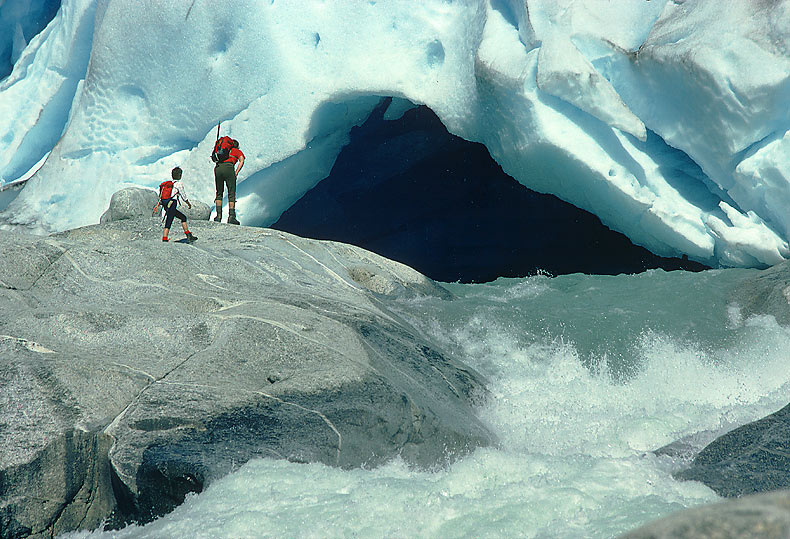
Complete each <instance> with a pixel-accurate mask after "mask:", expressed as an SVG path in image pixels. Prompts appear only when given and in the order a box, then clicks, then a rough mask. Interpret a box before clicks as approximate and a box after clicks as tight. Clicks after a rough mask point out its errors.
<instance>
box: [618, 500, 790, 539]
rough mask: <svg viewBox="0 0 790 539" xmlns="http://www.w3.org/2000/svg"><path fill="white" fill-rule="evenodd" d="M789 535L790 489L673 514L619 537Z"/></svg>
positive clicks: (767, 538) (772, 538)
mask: <svg viewBox="0 0 790 539" xmlns="http://www.w3.org/2000/svg"><path fill="white" fill-rule="evenodd" d="M712 537H720V538H722V539H724V538H733V539H735V538H738V537H743V538H744V539H746V538H748V539H777V538H780V537H790V491H781V492H771V493H767V494H756V495H752V496H744V497H743V498H740V499H737V500H728V501H725V502H719V503H714V504H708V505H703V506H700V507H693V508H691V509H686V510H684V511H679V512H677V513H673V514H672V515H669V516H668V517H665V518H662V519H659V520H656V521H654V522H651V523H649V524H646V525H645V526H642V527H640V528H638V529H636V530H634V531H631V532H629V533H626V534H624V535H621V536H620V539H710V538H712Z"/></svg>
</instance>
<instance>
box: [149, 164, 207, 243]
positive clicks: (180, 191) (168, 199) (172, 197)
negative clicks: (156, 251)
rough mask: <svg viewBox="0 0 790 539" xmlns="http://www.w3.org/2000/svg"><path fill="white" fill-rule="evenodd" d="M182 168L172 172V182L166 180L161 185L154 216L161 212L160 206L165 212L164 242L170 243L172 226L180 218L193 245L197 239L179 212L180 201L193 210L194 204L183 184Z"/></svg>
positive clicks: (184, 216)
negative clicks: (176, 218) (174, 220)
mask: <svg viewBox="0 0 790 539" xmlns="http://www.w3.org/2000/svg"><path fill="white" fill-rule="evenodd" d="M181 173H182V171H181V168H179V167H176V168H174V169H173V170H172V171H171V172H170V176H171V177H172V178H173V179H172V180H166V181H163V182H162V183H160V184H159V200H158V201H157V203H156V206H154V215H156V212H157V211H159V206H162V209H164V210H165V229H164V231H162V241H169V240H168V238H167V234H168V233H169V232H170V225H172V224H173V219H174V218H175V217H178V218H179V219H181V227H182V228H183V229H184V234H186V236H187V241H188V242H189V243H192V242H193V241H195V240H196V239H197V236H195V235H193V234H192V233H191V232H190V231H189V228H188V227H187V216H186V215H184V214H183V213H181V212H180V211H178V201H179V200H183V201H184V202H186V204H187V206H188V207H189V208H190V209H191V208H192V204H191V203H190V202H189V198H188V197H187V192H186V190H185V189H184V185H183V184H182V183H181Z"/></svg>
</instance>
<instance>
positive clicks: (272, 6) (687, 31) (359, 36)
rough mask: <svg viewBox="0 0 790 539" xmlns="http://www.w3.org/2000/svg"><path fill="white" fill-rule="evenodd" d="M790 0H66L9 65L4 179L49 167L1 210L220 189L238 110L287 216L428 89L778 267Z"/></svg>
mask: <svg viewBox="0 0 790 539" xmlns="http://www.w3.org/2000/svg"><path fill="white" fill-rule="evenodd" d="M788 6H790V2H788V1H786V0H785V1H773V2H741V1H740V0H686V1H680V0H651V1H647V0H618V1H617V2H612V1H609V0H559V1H558V0H527V1H526V2H525V1H523V0H466V1H454V2H448V1H445V0H424V1H422V2H419V3H415V2H413V1H410V0H390V1H387V2H383V1H372V0H371V1H367V2H331V1H321V0H277V1H268V0H267V1H264V2H261V1H255V0H240V1H238V2H233V3H207V2H196V1H194V0H139V1H136V2H122V1H116V0H102V1H96V0H64V1H63V4H62V6H61V8H60V10H59V12H58V15H57V16H56V17H55V19H53V20H52V22H51V23H50V24H49V25H48V26H47V28H46V29H45V30H44V31H42V33H41V34H39V35H38V36H37V37H36V38H34V39H33V40H31V41H30V43H29V44H28V45H27V47H26V48H25V49H24V51H23V52H22V53H21V56H20V57H19V59H18V60H17V62H16V64H15V66H14V71H13V72H12V73H11V75H10V76H9V77H7V78H6V79H5V80H3V81H2V82H1V83H0V112H2V113H3V114H2V115H0V122H5V124H4V125H3V126H2V127H3V129H0V132H5V133H6V135H5V136H4V137H3V138H2V139H0V149H2V153H1V154H0V183H5V184H8V183H10V182H13V181H15V180H18V179H20V178H25V177H27V176H29V175H32V178H31V179H30V180H29V181H28V182H27V184H26V185H25V188H24V189H23V190H22V191H21V194H20V195H19V196H18V197H17V198H16V199H15V200H14V201H13V202H11V203H10V205H9V206H8V208H7V209H6V210H5V211H4V212H3V213H2V214H0V219H2V221H3V222H5V223H6V226H8V225H17V226H20V225H21V226H26V227H28V228H33V229H36V230H41V231H44V230H59V229H64V228H69V227H73V226H79V225H83V224H88V223H93V222H97V221H98V217H99V215H100V214H101V213H102V212H103V211H104V209H105V208H106V206H107V202H108V200H109V197H110V196H111V195H112V193H113V192H114V191H115V190H117V189H118V188H120V187H121V186H124V185H128V184H134V185H143V186H154V185H156V184H158V183H159V181H161V178H162V177H163V176H164V175H166V173H167V170H168V169H169V168H170V167H172V166H174V165H175V164H179V165H180V166H182V168H184V169H185V182H186V183H187V187H188V188H189V189H190V190H191V191H192V192H193V193H194V195H196V196H197V198H199V199H201V200H204V201H206V202H209V203H210V202H211V200H212V199H213V186H212V184H213V178H212V170H211V162H210V161H209V159H208V155H209V153H210V147H211V145H212V143H213V140H214V138H215V136H216V123H217V121H218V120H220V119H221V120H222V121H223V124H222V132H223V134H230V135H231V136H233V137H234V138H237V139H239V140H240V141H241V142H242V149H243V150H244V151H245V153H246V155H247V163H246V165H245V168H244V170H243V172H242V174H241V177H240V184H239V194H240V200H239V215H240V218H241V219H242V220H245V219H249V220H251V221H255V222H256V223H261V224H267V223H269V224H270V223H273V222H274V221H275V220H276V219H277V217H278V216H279V215H280V214H281V213H282V212H283V211H284V210H285V209H287V208H288V207H289V206H290V205H291V204H293V203H294V201H296V200H298V199H299V198H300V197H301V196H302V195H303V194H304V193H305V192H306V191H307V190H309V189H310V188H312V187H313V186H314V185H315V184H316V183H317V182H319V181H320V180H321V179H322V178H324V177H326V176H327V175H328V173H329V171H330V170H331V167H332V165H333V163H334V161H335V158H336V156H337V155H338V153H339V151H340V149H341V148H342V147H343V145H344V144H346V143H347V140H348V133H349V130H350V129H351V127H352V126H355V125H359V124H361V123H362V122H364V120H365V119H366V118H367V116H368V115H369V114H370V112H371V111H372V110H373V109H374V108H375V107H376V105H377V104H378V103H380V99H381V97H382V96H393V97H395V99H394V100H393V105H392V111H391V112H390V114H391V116H393V117H397V115H398V114H399V110H402V109H403V108H404V107H408V106H410V104H411V103H415V104H425V105H427V106H429V107H430V108H431V109H432V110H433V111H434V112H435V113H436V114H437V115H438V117H439V118H440V119H441V120H442V122H443V123H444V125H445V126H446V127H447V128H448V130H449V131H450V132H452V133H454V134H456V135H458V136H461V137H463V138H465V139H467V140H471V141H476V142H481V143H483V144H485V145H486V147H487V148H488V149H489V152H490V153H491V155H492V156H493V157H494V159H495V160H496V161H497V162H498V163H499V164H500V165H501V166H502V167H503V169H504V170H505V171H506V172H507V173H508V174H510V175H511V176H513V177H514V178H515V179H516V180H518V181H519V182H521V183H522V184H524V185H526V186H527V187H530V188H531V189H534V190H536V191H539V192H544V193H552V194H555V195H557V196H559V197H560V198H562V199H564V200H566V201H569V202H571V203H572V204H574V205H576V206H578V207H580V208H583V209H585V210H588V211H590V212H592V213H595V214H596V215H597V216H598V217H600V218H601V220H602V221H603V222H604V223H605V224H606V225H607V226H609V227H610V228H612V229H614V230H617V231H620V232H623V233H625V234H626V235H627V236H628V237H629V238H630V239H631V240H632V241H634V242H635V243H638V244H640V245H643V246H645V247H647V248H649V249H650V250H651V251H653V252H654V253H656V254H659V255H663V256H677V255H681V254H686V255H688V256H689V257H690V258H692V259H694V260H698V261H700V262H704V263H708V264H713V265H716V264H723V265H735V266H760V265H766V264H773V263H776V262H779V261H781V260H783V259H784V258H787V257H790V249H788V243H787V238H788V237H789V236H790V212H787V211H783V210H784V209H785V208H787V207H788V203H789V202H790V185H789V184H788V178H790V166H789V165H788V157H790V142H787V140H788V137H786V133H787V128H788V126H789V125H790V115H789V114H788V108H787V107H786V103H788V102H790V100H788V98H789V97H790V95H788V94H789V93H790V82H788V77H787V73H790V70H789V69H788V67H790V65H788V63H789V62H790V56H789V55H788V51H787V49H786V44H787V43H788V42H790V41H789V40H788V34H790V7H788ZM0 21H2V19H0ZM88 58H89V62H88ZM783 104H785V106H783ZM407 151H408V150H407ZM39 166H40V168H38V167H39ZM34 171H35V173H34V174H33V172H34Z"/></svg>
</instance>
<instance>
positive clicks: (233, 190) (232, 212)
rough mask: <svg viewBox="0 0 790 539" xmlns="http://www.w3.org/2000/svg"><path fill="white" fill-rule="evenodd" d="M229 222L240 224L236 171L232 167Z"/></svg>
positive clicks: (229, 188) (229, 185)
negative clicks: (237, 213)
mask: <svg viewBox="0 0 790 539" xmlns="http://www.w3.org/2000/svg"><path fill="white" fill-rule="evenodd" d="M227 181H228V223H230V224H232V225H238V224H239V221H238V219H236V171H235V170H233V167H230V171H229V173H228V178H227Z"/></svg>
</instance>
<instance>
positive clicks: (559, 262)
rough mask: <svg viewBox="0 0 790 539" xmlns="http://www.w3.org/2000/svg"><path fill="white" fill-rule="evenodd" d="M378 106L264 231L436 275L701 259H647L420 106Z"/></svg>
mask: <svg viewBox="0 0 790 539" xmlns="http://www.w3.org/2000/svg"><path fill="white" fill-rule="evenodd" d="M388 104H389V99H385V100H383V101H382V103H381V105H380V106H378V107H377V108H376V109H375V110H374V111H373V113H372V114H371V115H370V117H369V118H368V119H367V121H366V122H365V123H364V124H363V125H361V126H359V127H355V128H353V129H352V131H351V133H350V143H349V144H348V145H347V146H346V147H345V148H344V149H343V150H342V151H341V153H340V155H339V156H338V158H337V161H336V162H335V165H334V167H333V168H332V171H331V172H330V174H329V176H327V177H326V178H325V179H323V180H322V181H321V182H319V183H318V185H316V186H315V187H314V188H313V189H312V190H310V191H308V192H307V193H306V194H305V195H304V196H303V197H302V198H301V199H300V200H299V201H298V202H296V203H295V204H294V205H293V206H291V207H290V208H289V209H288V210H287V211H286V212H284V213H283V214H282V216H281V217H280V219H279V220H278V221H277V222H276V223H274V224H273V225H272V228H276V229H278V230H283V231H286V232H291V233H294V234H298V235H300V236H306V237H310V238H315V239H326V240H334V241H341V242H344V243H350V244H353V245H357V246H360V247H363V248H365V249H368V250H370V251H373V252H376V253H378V254H380V255H382V256H385V257H387V258H391V259H393V260H397V261H399V262H403V263H404V264H407V265H409V266H411V267H413V268H415V269H416V270H418V271H420V272H422V273H424V274H425V275H427V276H429V277H431V278H432V279H435V280H438V281H443V282H456V281H460V282H465V283H468V282H487V281H491V280H494V279H496V278H497V277H523V276H527V275H533V274H536V273H538V272H548V273H549V274H552V275H561V274H568V273H577V272H581V273H594V274H607V275H614V274H619V273H638V272H641V271H644V270H647V269H650V268H663V269H666V270H671V269H688V270H701V269H704V268H705V267H704V266H702V265H700V264H697V263H694V262H689V261H687V260H681V259H673V258H662V257H659V256H656V255H654V254H652V253H651V252H649V251H647V250H646V249H644V248H642V247H639V246H636V245H634V244H633V243H631V242H630V241H629V240H628V238H626V237H625V236H624V235H622V234H620V233H617V232H614V231H612V230H610V229H608V228H606V227H605V226H604V225H603V224H602V223H601V221H600V220H599V219H598V218H597V217H596V216H595V215H593V214H591V213H589V212H586V211H584V210H580V209H578V208H576V207H575V206H572V205H571V204H568V203H566V202H563V201H562V200H560V199H559V198H557V197H555V196H552V195H545V194H540V193H536V192H534V191H531V190H529V189H527V188H526V187H524V186H523V185H521V184H520V183H518V182H517V181H516V180H515V179H513V178H512V177H510V176H508V175H507V174H505V172H503V171H502V169H501V167H500V166H499V165H498V164H497V163H496V162H495V161H494V160H493V159H492V158H491V156H490V155H489V153H488V150H487V149H486V148H485V146H483V145H482V144H478V143H473V142H469V141H466V140H464V139H462V138H459V137H456V136H454V135H452V134H450V133H449V132H448V131H447V129H445V127H444V125H442V122H441V121H440V120H439V118H438V117H437V116H436V114H434V112H433V111H431V109H429V108H428V107H425V106H420V107H416V108H413V109H411V110H409V111H408V112H406V114H404V115H403V116H402V117H401V118H400V119H398V120H385V119H384V111H385V110H386V108H387V106H388Z"/></svg>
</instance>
